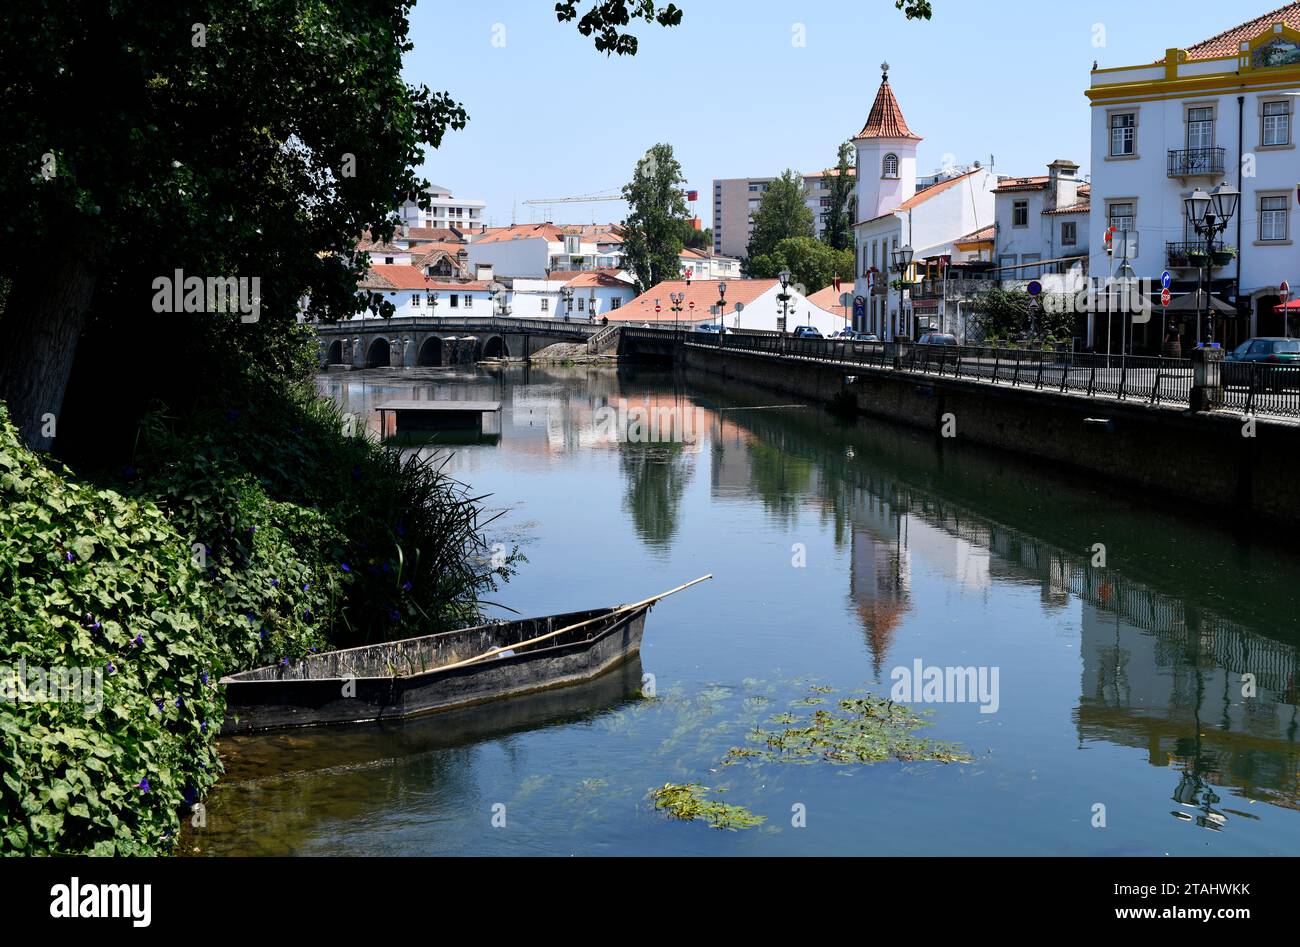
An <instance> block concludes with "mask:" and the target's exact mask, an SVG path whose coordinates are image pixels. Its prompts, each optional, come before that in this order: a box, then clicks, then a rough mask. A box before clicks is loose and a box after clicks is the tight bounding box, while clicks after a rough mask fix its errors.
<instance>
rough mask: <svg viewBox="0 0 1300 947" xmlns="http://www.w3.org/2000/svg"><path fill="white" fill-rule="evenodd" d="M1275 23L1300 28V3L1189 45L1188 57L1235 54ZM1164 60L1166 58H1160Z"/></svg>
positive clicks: (1215, 57)
mask: <svg viewBox="0 0 1300 947" xmlns="http://www.w3.org/2000/svg"><path fill="white" fill-rule="evenodd" d="M1274 23H1285V24H1286V25H1287V26H1289V27H1291V29H1293V30H1300V3H1288V4H1287V5H1286V6H1283V7H1278V8H1277V9H1276V10H1274V11H1273V12H1271V13H1265V14H1264V15H1263V16H1259V17H1256V18H1255V19H1253V20H1251V21H1250V22H1249V23H1243V24H1241V25H1240V26H1234V27H1233V28H1232V29H1230V30H1224V31H1223V32H1222V33H1220V34H1219V35H1217V36H1211V37H1210V38H1209V39H1207V40H1205V41H1204V42H1201V43H1197V44H1196V45H1195V46H1189V47H1187V58H1188V59H1189V60H1192V59H1218V58H1220V57H1223V56H1235V55H1236V54H1237V53H1239V52H1240V51H1241V44H1242V43H1244V42H1247V41H1248V40H1252V39H1255V38H1256V37H1258V36H1261V35H1263V34H1264V33H1265V32H1267V31H1268V28H1269V27H1271V26H1272V25H1273V24H1274ZM1160 61H1161V62H1164V60H1163V59H1162V60H1160Z"/></svg>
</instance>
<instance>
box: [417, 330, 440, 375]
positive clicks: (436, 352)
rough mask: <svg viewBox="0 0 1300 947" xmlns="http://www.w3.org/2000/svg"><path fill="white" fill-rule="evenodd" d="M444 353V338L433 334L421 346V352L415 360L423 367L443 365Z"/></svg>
mask: <svg viewBox="0 0 1300 947" xmlns="http://www.w3.org/2000/svg"><path fill="white" fill-rule="evenodd" d="M442 353H443V345H442V339H441V338H439V337H438V336H436V335H431V336H429V337H428V338H427V339H425V340H424V344H423V345H421V346H420V354H419V357H418V358H417V359H416V360H415V364H417V365H419V366H421V367H423V368H437V367H440V366H441V365H442Z"/></svg>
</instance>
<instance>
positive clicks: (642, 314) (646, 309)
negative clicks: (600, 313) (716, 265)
mask: <svg viewBox="0 0 1300 947" xmlns="http://www.w3.org/2000/svg"><path fill="white" fill-rule="evenodd" d="M719 282H721V280H691V281H690V282H689V283H687V282H686V280H665V281H664V282H662V283H660V284H658V285H657V286H652V287H650V289H648V290H646V292H645V293H643V294H642V295H640V296H638V297H636V299H633V300H632V301H631V302H626V303H624V304H623V305H622V306H620V307H619V308H618V309H614V310H611V311H610V312H607V313H605V315H607V316H609V318H610V321H619V322H655V321H656V320H658V321H667V322H671V321H673V319H675V318H677V317H676V316H675V315H674V314H673V311H672V300H671V299H670V298H669V295H670V294H671V293H683V294H685V297H686V298H685V299H684V300H682V314H681V319H682V320H683V321H689V320H693V319H698V320H707V319H709V318H710V317H709V307H710V306H713V305H715V304H716V303H717V302H718V283H719ZM726 283H727V296H726V299H727V311H728V313H730V312H731V310H732V307H733V305H734V304H735V303H744V304H745V305H746V306H748V305H749V304H750V303H752V302H753V301H754V300H755V299H758V297H760V296H762V295H763V294H764V293H766V292H768V291H769V290H770V289H771V288H772V287H773V286H780V285H781V283H780V281H779V280H774V279H736V280H727V281H726ZM656 299H657V300H659V304H660V307H661V309H662V311H661V312H659V313H657V314H656V313H655V300H656ZM691 303H695V309H694V310H692V309H691V308H690V306H691Z"/></svg>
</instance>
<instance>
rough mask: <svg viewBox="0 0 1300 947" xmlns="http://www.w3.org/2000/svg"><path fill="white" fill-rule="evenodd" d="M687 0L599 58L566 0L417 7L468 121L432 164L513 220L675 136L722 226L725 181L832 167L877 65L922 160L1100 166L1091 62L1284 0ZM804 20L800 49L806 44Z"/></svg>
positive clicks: (1145, 58)
mask: <svg viewBox="0 0 1300 947" xmlns="http://www.w3.org/2000/svg"><path fill="white" fill-rule="evenodd" d="M675 2H676V3H677V5H678V6H679V7H681V8H683V9H684V10H685V16H684V18H683V21H682V24H681V25H680V26H677V27H674V28H671V29H663V28H662V27H659V26H657V25H649V24H638V25H637V27H636V32H637V34H638V35H639V36H640V38H641V47H640V51H639V53H638V54H637V55H636V56H635V57H631V58H629V57H621V58H620V57H606V56H605V55H604V54H603V53H597V52H596V50H595V48H594V47H593V45H592V43H591V40H590V39H588V38H584V37H582V36H580V35H578V32H577V30H576V29H575V28H574V26H573V24H561V23H558V22H556V19H555V14H554V2H553V0H477V2H473V3H464V2H457V3H449V2H433V0H425V2H420V3H417V4H416V7H415V9H414V11H413V13H412V24H411V38H412V41H413V42H414V44H415V49H414V51H413V52H411V53H410V54H408V57H407V61H406V76H407V79H408V81H411V82H422V83H424V84H426V85H428V86H429V87H430V88H431V89H433V90H435V91H443V90H445V91H448V92H450V93H451V94H452V96H453V97H454V98H456V99H458V100H459V101H460V102H462V103H463V104H464V105H465V108H466V110H467V111H468V112H469V115H470V123H469V125H468V126H467V127H466V128H465V129H464V130H463V131H459V132H451V133H449V134H448V136H447V137H446V139H445V140H444V142H443V145H442V147H441V148H439V149H438V150H437V151H432V152H430V154H429V158H428V160H427V162H426V164H425V168H424V172H425V176H426V177H428V178H429V179H430V180H431V181H433V182H435V183H437V184H441V185H444V186H446V187H448V188H450V189H451V190H452V192H453V193H454V194H456V195H457V196H460V197H466V198H478V199H481V200H485V201H487V204H488V208H487V214H488V216H489V217H490V218H491V219H492V221H493V222H494V223H495V224H497V225H501V224H505V223H509V222H510V215H511V203H512V202H513V201H518V202H519V203H518V207H517V211H516V213H517V217H518V220H519V221H521V222H527V221H531V220H543V219H547V217H546V215H547V209H546V208H541V207H528V206H526V205H524V203H523V202H524V201H525V200H528V199H530V198H555V197H563V196H568V195H585V194H591V193H594V192H598V191H605V190H609V189H617V188H618V187H620V186H621V185H622V184H623V183H624V182H625V181H627V180H628V178H629V177H630V176H631V174H632V171H633V169H634V167H635V165H636V161H637V159H638V158H639V157H640V156H641V155H643V154H644V153H645V150H646V149H647V148H648V147H650V146H651V145H653V144H655V143H656V142H660V141H665V142H668V143H670V144H671V145H672V146H673V148H674V150H675V152H676V155H677V158H678V160H679V161H680V162H681V164H682V167H683V169H684V171H685V174H686V177H687V179H688V181H689V186H690V187H692V188H696V189H698V190H699V191H700V203H699V205H698V207H697V211H698V213H699V214H700V216H701V217H703V218H704V221H705V226H708V225H709V223H710V221H711V207H710V203H709V201H710V197H711V194H712V182H713V179H714V178H727V177H745V176H751V175H752V176H756V177H757V176H768V175H772V174H776V173H778V172H780V171H781V170H782V169H784V168H787V167H793V168H796V169H798V170H800V171H804V172H807V171H814V170H818V169H820V168H823V167H826V166H828V165H830V164H832V163H833V160H834V156H835V149H836V146H837V145H838V144H839V142H841V141H843V140H845V139H847V138H850V137H852V136H853V135H854V134H856V133H857V132H858V130H859V129H860V128H861V127H862V125H863V123H864V122H865V120H866V117H867V113H868V111H869V110H870V108H871V103H872V100H873V99H874V97H875V94H876V88H877V86H878V85H879V82H880V71H879V63H880V62H881V61H882V60H888V61H889V63H890V66H891V72H890V82H891V84H892V85H893V87H894V91H895V93H896V94H897V95H898V98H899V102H900V104H901V105H902V108H903V113H904V115H906V117H907V121H908V123H909V124H910V125H911V127H912V130H913V131H915V132H916V133H917V134H918V135H921V136H923V137H924V138H925V141H923V142H922V143H921V148H920V168H921V170H922V172H925V171H929V170H931V169H932V168H937V167H938V166H939V165H940V164H941V163H942V161H943V157H944V155H945V154H951V155H953V156H955V159H956V161H957V163H959V164H966V163H969V162H971V161H975V160H980V161H983V162H987V161H988V160H989V157H990V155H992V156H994V159H995V166H996V169H997V171H998V172H999V173H1002V174H1016V175H1022V174H1039V173H1044V169H1045V166H1046V165H1047V163H1048V162H1050V161H1051V160H1052V159H1054V158H1058V157H1060V158H1072V159H1074V160H1076V161H1078V162H1079V163H1080V164H1081V165H1083V167H1084V170H1085V171H1087V170H1089V169H1088V164H1089V162H1088V153H1089V142H1088V134H1089V132H1088V127H1089V126H1088V105H1087V100H1086V99H1085V98H1084V95H1083V92H1084V89H1085V88H1087V85H1088V73H1089V70H1090V68H1091V66H1092V62H1093V60H1094V59H1096V60H1098V61H1099V63H1100V65H1101V66H1103V67H1106V66H1124V65H1133V64H1136V63H1142V62H1154V61H1155V60H1157V59H1159V58H1160V57H1162V56H1163V55H1164V51H1165V48H1166V47H1167V46H1189V45H1192V44H1194V43H1196V42H1199V41H1200V40H1203V39H1207V38H1209V37H1210V36H1212V35H1214V34H1215V33H1218V32H1220V31H1222V30H1225V29H1228V28H1230V27H1232V26H1235V25H1237V24H1239V23H1242V22H1246V21H1248V20H1250V19H1253V18H1254V17H1256V16H1260V15H1262V14H1264V13H1267V12H1268V11H1269V10H1271V9H1274V8H1276V7H1277V6H1280V5H1281V0H1264V2H1253V3H1248V4H1246V5H1239V4H1232V3H1223V2H1216V3H1210V2H1206V0H1080V2H1075V3H1064V2H1060V0H988V2H982V3H981V2H972V0H933V3H934V8H935V18H934V19H933V20H931V21H930V22H925V21H908V20H907V19H906V18H905V17H904V16H903V14H902V13H901V12H899V11H897V10H895V9H894V4H893V2H892V0H800V2H797V3H796V2H778V0H675ZM588 5H589V0H582V2H581V3H580V4H579V9H580V10H585V9H586V7H587V6H588ZM1099 25H1100V27H1101V28H1104V36H1103V35H1102V34H1101V33H1099V32H1098V28H1099ZM797 26H802V28H803V36H804V37H805V40H806V45H804V46H796V45H794V44H793V43H792V38H795V37H796V32H795V30H796V27H797ZM502 28H504V30H502ZM494 37H496V38H497V43H498V44H500V43H501V41H502V39H504V45H494V42H493V40H494ZM1099 39H1100V40H1104V45H1100V46H1098V45H1095V43H1096V42H1098V41H1099ZM625 213H626V208H625V205H623V204H622V203H621V202H618V203H612V202H611V203H603V204H569V205H555V206H554V207H553V208H552V209H551V213H550V214H549V216H550V218H551V219H554V220H556V222H557V223H583V222H591V221H592V220H593V219H596V220H600V221H606V220H618V219H621V218H622V217H623V216H624V214H625Z"/></svg>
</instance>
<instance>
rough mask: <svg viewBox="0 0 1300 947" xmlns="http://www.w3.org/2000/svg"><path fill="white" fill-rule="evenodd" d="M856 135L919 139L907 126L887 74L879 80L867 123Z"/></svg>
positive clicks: (859, 136) (862, 136)
mask: <svg viewBox="0 0 1300 947" xmlns="http://www.w3.org/2000/svg"><path fill="white" fill-rule="evenodd" d="M857 137H858V138H910V139H912V140H913V141H920V140H921V136H920V135H916V134H913V133H912V130H911V129H910V128H908V127H907V119H905V118H903V110H902V109H901V108H899V105H898V99H896V98H894V90H893V89H891V88H890V87H889V78H888V76H886V77H885V79H883V80H882V81H881V83H880V91H878V92H877V93H876V101H875V103H874V104H873V105H872V106H871V114H870V115H868V116H867V124H865V125H863V126H862V131H860V132H858V135H857Z"/></svg>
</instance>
